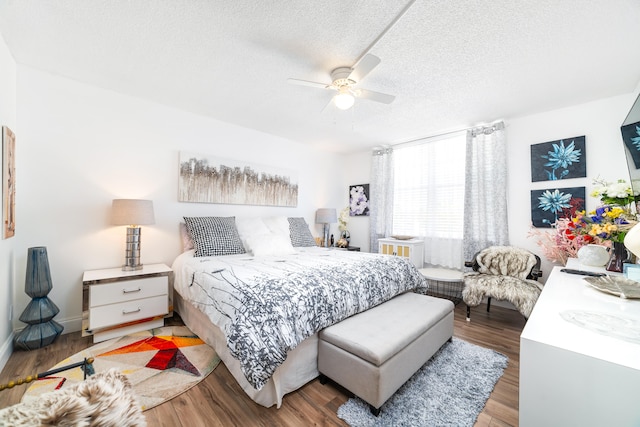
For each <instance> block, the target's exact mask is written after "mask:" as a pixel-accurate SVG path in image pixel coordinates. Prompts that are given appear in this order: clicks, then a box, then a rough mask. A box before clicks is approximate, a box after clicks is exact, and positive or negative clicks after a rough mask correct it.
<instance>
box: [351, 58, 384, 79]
mask: <svg viewBox="0 0 640 427" xmlns="http://www.w3.org/2000/svg"><path fill="white" fill-rule="evenodd" d="M379 63H380V58H378V57H377V56H375V55H371V54H370V53H368V54H366V55H365V56H364V57H362V59H361V60H360V61H359V62H358V63H357V64H356V65H355V66H354V67H353V71H352V72H351V74H349V78H350V79H352V80H354V81H356V82H361V81H362V79H363V78H364V76H366V75H367V74H369V73H370V72H371V70H373V69H374V68H376V66H377V65H378V64H379Z"/></svg>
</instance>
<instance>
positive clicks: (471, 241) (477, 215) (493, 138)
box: [463, 122, 509, 261]
mask: <svg viewBox="0 0 640 427" xmlns="http://www.w3.org/2000/svg"><path fill="white" fill-rule="evenodd" d="M466 170H467V172H466V175H465V199H464V217H465V223H464V237H463V248H464V258H465V260H467V261H470V260H471V259H472V258H473V255H474V254H475V253H476V252H478V251H480V250H482V249H484V248H486V247H488V246H493V245H508V244H509V229H508V226H507V145H506V142H505V136H504V123H503V122H499V123H496V124H494V125H493V126H488V127H482V128H476V129H472V130H469V131H467V145H466Z"/></svg>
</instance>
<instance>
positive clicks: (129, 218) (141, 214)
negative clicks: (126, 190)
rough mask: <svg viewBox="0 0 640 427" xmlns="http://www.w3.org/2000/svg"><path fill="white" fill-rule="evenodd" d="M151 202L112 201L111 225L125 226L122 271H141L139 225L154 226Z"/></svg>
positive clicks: (134, 200) (137, 200)
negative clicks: (125, 239) (125, 240)
mask: <svg viewBox="0 0 640 427" xmlns="http://www.w3.org/2000/svg"><path fill="white" fill-rule="evenodd" d="M155 222H156V221H155V217H154V215H153V201H151V200H139V199H114V200H113V204H112V206H111V224H113V225H127V226H128V227H127V246H126V252H125V261H124V265H123V266H122V270H124V271H134V270H141V269H142V264H141V263H140V243H141V232H140V226H141V225H149V224H155Z"/></svg>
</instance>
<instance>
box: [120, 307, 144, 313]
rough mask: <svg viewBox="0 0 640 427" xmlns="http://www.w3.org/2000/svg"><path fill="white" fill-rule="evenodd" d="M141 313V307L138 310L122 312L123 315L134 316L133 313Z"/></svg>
mask: <svg viewBox="0 0 640 427" xmlns="http://www.w3.org/2000/svg"><path fill="white" fill-rule="evenodd" d="M139 312H140V307H138V309H137V310H128V311H127V310H124V309H123V310H122V314H132V313H139Z"/></svg>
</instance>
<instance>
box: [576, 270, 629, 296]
mask: <svg viewBox="0 0 640 427" xmlns="http://www.w3.org/2000/svg"><path fill="white" fill-rule="evenodd" d="M583 279H584V280H585V281H586V282H587V283H588V284H589V285H590V286H591V287H592V288H594V289H597V290H599V291H600V292H604V293H607V294H611V295H615V296H618V297H620V298H625V299H626V298H629V299H638V298H640V283H638V282H636V281H635V280H631V279H627V278H626V277H621V276H601V277H584V278H583Z"/></svg>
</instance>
